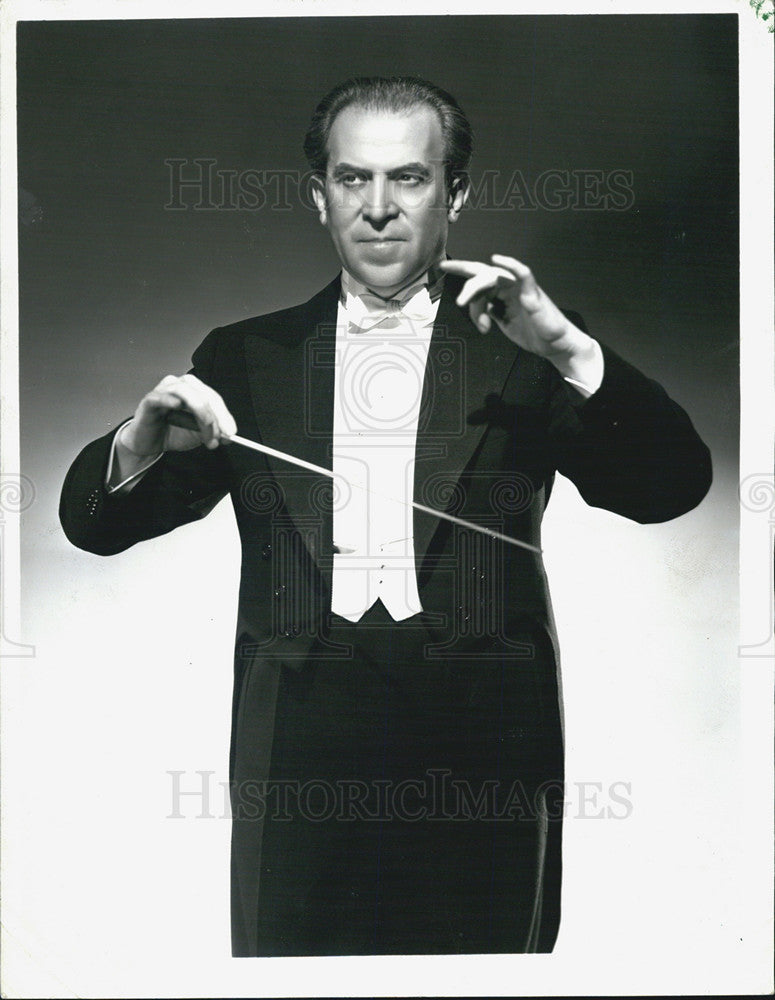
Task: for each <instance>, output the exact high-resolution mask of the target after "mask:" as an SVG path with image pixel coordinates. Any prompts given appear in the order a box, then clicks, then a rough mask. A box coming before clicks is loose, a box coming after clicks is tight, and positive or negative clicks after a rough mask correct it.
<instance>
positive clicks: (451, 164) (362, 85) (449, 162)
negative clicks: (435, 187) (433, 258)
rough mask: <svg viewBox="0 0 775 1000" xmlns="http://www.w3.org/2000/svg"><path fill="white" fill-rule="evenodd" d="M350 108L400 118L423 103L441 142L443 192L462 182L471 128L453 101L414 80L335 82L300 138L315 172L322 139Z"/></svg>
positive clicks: (324, 149)
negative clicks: (434, 120) (431, 113)
mask: <svg viewBox="0 0 775 1000" xmlns="http://www.w3.org/2000/svg"><path fill="white" fill-rule="evenodd" d="M352 105H356V106H358V107H361V108H365V109H366V110H367V111H381V112H385V111H387V112H392V113H393V114H402V113H406V112H410V111H412V110H413V109H414V108H416V107H418V106H423V105H425V106H426V107H429V108H431V109H432V110H433V111H435V113H436V115H437V117H438V119H439V124H440V125H441V134H442V138H443V140H444V176H445V180H446V183H447V192H448V193H451V192H452V190H453V188H454V187H455V186H456V182H457V183H458V184H459V183H460V182H462V183H464V184H465V183H467V180H468V165H469V163H470V161H471V153H472V151H473V130H472V128H471V124H470V122H469V121H468V119H467V118H466V116H465V114H464V112H463V110H462V108H461V107H460V105H459V104H458V103H457V101H456V100H455V98H454V97H453V96H452V95H451V94H448V93H447V91H446V90H442V89H441V88H440V87H437V86H435V84H432V83H429V82H428V81H427V80H422V79H420V78H419V77H416V76H391V77H382V76H361V77H351V78H350V79H349V80H345V81H344V83H340V84H338V85H337V86H336V87H334V89H333V90H331V91H330V92H329V93H328V94H326V96H325V97H324V98H323V100H322V101H321V102H320V104H318V106H317V108H316V109H315V113H314V114H313V116H312V120H311V122H310V124H309V128H308V129H307V134H306V136H305V137H304V153H305V155H306V157H307V160H308V161H309V165H310V167H311V168H312V169H313V170H314V171H315V173H317V174H325V172H326V166H327V163H328V137H329V135H330V133H331V127H332V126H333V124H334V120H335V119H336V116H337V115H338V114H339V113H340V112H342V111H344V109H345V108H348V107H350V106H352Z"/></svg>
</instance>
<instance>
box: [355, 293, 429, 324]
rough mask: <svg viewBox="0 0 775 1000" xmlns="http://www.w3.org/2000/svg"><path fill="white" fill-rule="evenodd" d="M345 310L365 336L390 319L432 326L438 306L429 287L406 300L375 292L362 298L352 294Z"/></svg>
mask: <svg viewBox="0 0 775 1000" xmlns="http://www.w3.org/2000/svg"><path fill="white" fill-rule="evenodd" d="M344 309H345V315H346V316H347V319H348V321H349V322H350V324H351V326H354V327H356V328H357V329H358V330H360V331H361V332H362V333H366V332H368V331H369V330H373V329H374V328H375V327H377V326H379V325H380V324H382V323H384V322H385V320H388V319H390V320H396V321H400V320H404V319H407V320H409V322H410V323H411V324H416V325H417V326H429V325H430V324H431V323H432V322H433V321H434V319H435V305H434V303H433V302H432V301H431V297H430V295H429V294H428V289H427V287H426V286H425V285H423V287H422V288H419V289H417V290H416V291H415V292H413V293H412V294H410V295H409V296H407V297H406V298H396V299H390V300H388V301H385V299H381V298H380V297H379V296H378V295H374V294H373V293H372V292H363V293H361V294H360V295H352V294H350V292H348V293H347V298H346V300H345V305H344Z"/></svg>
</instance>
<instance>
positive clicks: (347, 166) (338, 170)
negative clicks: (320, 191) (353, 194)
mask: <svg viewBox="0 0 775 1000" xmlns="http://www.w3.org/2000/svg"><path fill="white" fill-rule="evenodd" d="M331 173H332V176H333V177H334V179H338V178H339V177H341V176H342V174H359V175H361V176H363V177H371V176H372V175H373V171H372V170H367V169H366V168H365V167H356V166H354V165H353V164H352V163H337V165H336V166H335V167H334V168H333V170H332V171H331ZM405 173H416V174H422V176H423V177H430V175H431V171H430V168H429V167H428V166H426V164H424V163H419V162H414V163H404V164H402V165H401V166H400V167H393V169H392V170H388V171H387V175H388V177H391V178H392V177H397V176H398V175H399V174H405Z"/></svg>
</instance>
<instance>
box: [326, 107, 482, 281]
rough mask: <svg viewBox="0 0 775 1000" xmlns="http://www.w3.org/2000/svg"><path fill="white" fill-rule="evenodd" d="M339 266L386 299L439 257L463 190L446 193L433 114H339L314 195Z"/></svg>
mask: <svg viewBox="0 0 775 1000" xmlns="http://www.w3.org/2000/svg"><path fill="white" fill-rule="evenodd" d="M314 197H315V204H316V205H317V208H318V211H319V212H320V220H321V222H323V223H324V225H326V226H327V227H328V230H329V232H330V233H331V239H332V240H333V242H334V247H335V248H336V252H337V253H338V255H339V259H340V260H341V262H342V266H343V267H344V268H346V270H347V271H349V273H350V274H352V275H353V277H354V278H356V279H357V280H358V281H360V282H362V283H363V284H364V285H366V287H367V288H369V289H371V290H372V291H374V292H376V293H377V294H378V295H381V296H383V297H384V298H389V297H390V296H391V295H394V294H396V292H398V291H400V290H401V289H402V288H404V287H406V286H407V285H409V284H410V283H411V282H412V281H414V280H415V279H416V278H417V277H419V276H420V275H421V274H423V272H425V271H426V270H427V269H428V268H429V267H430V266H431V265H432V264H435V263H436V261H438V260H439V259H440V258H441V257H442V256H443V254H444V249H445V247H446V243H447V230H448V228H449V223H450V222H451V221H454V220H455V219H456V218H457V215H458V214H459V212H460V209H461V208H462V207H463V203H464V202H465V192H463V191H462V190H461V191H458V192H457V193H456V194H455V195H453V196H452V197H448V196H447V192H446V186H445V181H444V141H443V138H442V134H441V126H440V124H439V120H438V117H437V116H436V113H435V112H434V111H433V110H432V109H431V108H429V107H427V106H425V105H422V104H420V105H418V106H417V107H416V108H414V109H413V110H411V111H409V112H405V113H402V114H395V113H393V112H381V111H368V110H366V109H365V108H362V107H359V106H357V105H350V106H349V107H347V108H345V109H344V111H342V112H340V113H339V114H338V115H337V117H336V119H335V120H334V124H333V126H332V128H331V132H330V135H329V141H328V167H327V170H326V177H325V182H324V183H323V182H322V181H321V182H320V184H319V186H317V187H316V188H315V190H314Z"/></svg>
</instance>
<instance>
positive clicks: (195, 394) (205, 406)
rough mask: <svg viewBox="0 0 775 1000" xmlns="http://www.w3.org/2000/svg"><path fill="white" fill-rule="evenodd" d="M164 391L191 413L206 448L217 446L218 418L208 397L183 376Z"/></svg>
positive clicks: (218, 433) (218, 435) (218, 434)
mask: <svg viewBox="0 0 775 1000" xmlns="http://www.w3.org/2000/svg"><path fill="white" fill-rule="evenodd" d="M166 391H167V393H169V394H171V395H173V396H176V397H177V398H178V399H180V400H181V402H182V403H183V404H184V405H185V407H186V409H187V410H189V411H190V412H191V413H192V414H193V416H194V419H195V420H196V423H197V430H198V432H199V435H200V437H201V438H202V443H203V444H204V445H206V447H208V448H217V447H218V443H219V437H220V427H219V425H218V418H217V417H216V415H215V413H214V411H213V409H212V407H211V406H210V401H209V399H208V398H207V396H206V395H205V394H204V393H203V392H202V391H201V389H200V388H199V386H196V385H192V384H190V383H187V382H185V381H184V379H183V378H180V379H178V380H177V382H176V383H174V384H172V385H170V386H169V387H168V388H167V390H166Z"/></svg>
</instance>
